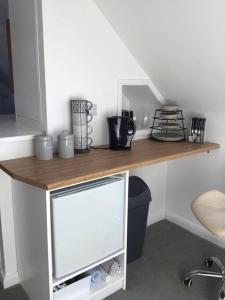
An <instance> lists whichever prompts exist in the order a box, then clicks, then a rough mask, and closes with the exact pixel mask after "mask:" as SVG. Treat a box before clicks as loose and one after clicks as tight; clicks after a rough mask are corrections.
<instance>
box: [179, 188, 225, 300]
mask: <svg viewBox="0 0 225 300" xmlns="http://www.w3.org/2000/svg"><path fill="white" fill-rule="evenodd" d="M191 208H192V212H193V214H194V215H195V217H196V218H197V219H198V221H199V222H200V223H201V224H202V225H203V226H204V227H205V228H206V229H207V230H208V231H210V232H211V233H213V234H215V235H216V236H218V237H223V238H224V237H225V194H224V193H222V192H219V191H216V190H212V191H209V192H207V193H204V194H202V195H200V196H199V197H198V198H197V199H195V200H194V201H193V202H192V206H191ZM204 263H205V266H206V267H208V268H209V267H211V266H212V265H213V264H215V265H216V267H217V269H218V272H212V271H209V270H194V271H192V272H190V273H188V274H187V275H186V276H185V277H184V280H183V281H184V284H185V285H187V286H188V287H190V286H191V285H192V279H193V277H195V276H205V277H214V278H219V279H221V280H222V287H221V289H220V291H219V296H218V300H224V299H225V267H224V265H223V264H222V262H221V261H220V260H219V259H218V258H217V257H207V258H206V259H205V262H204Z"/></svg>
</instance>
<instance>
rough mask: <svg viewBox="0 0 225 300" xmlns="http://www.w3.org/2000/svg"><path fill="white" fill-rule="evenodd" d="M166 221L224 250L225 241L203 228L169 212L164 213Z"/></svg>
mask: <svg viewBox="0 0 225 300" xmlns="http://www.w3.org/2000/svg"><path fill="white" fill-rule="evenodd" d="M165 217H166V219H167V220H168V221H170V222H172V223H175V224H177V225H179V226H181V227H183V228H184V229H186V230H188V231H190V232H192V233H193V234H195V235H198V236H199V237H201V238H203V239H205V240H207V241H209V242H211V243H213V244H215V245H217V246H219V247H221V248H225V240H224V239H222V238H218V237H216V236H215V235H213V234H211V233H210V232H208V231H207V230H206V229H205V228H204V227H203V226H201V225H197V224H195V223H193V222H191V221H190V220H187V219H184V218H183V217H180V216H179V215H177V214H175V213H173V212H171V211H166V216H165Z"/></svg>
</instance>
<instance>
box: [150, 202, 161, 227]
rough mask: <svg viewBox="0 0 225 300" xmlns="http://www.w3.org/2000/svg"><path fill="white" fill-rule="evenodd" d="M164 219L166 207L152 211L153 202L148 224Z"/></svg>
mask: <svg viewBox="0 0 225 300" xmlns="http://www.w3.org/2000/svg"><path fill="white" fill-rule="evenodd" d="M163 219H165V210H164V208H163V209H160V210H156V211H153V212H152V211H151V204H150V207H149V214H148V221H147V226H150V225H152V224H155V223H157V222H159V221H161V220H163Z"/></svg>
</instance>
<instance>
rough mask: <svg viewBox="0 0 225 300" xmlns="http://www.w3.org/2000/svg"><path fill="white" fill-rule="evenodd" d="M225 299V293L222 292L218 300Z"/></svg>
mask: <svg viewBox="0 0 225 300" xmlns="http://www.w3.org/2000/svg"><path fill="white" fill-rule="evenodd" d="M224 299H225V292H224V291H221V292H220V295H219V299H218V300H224Z"/></svg>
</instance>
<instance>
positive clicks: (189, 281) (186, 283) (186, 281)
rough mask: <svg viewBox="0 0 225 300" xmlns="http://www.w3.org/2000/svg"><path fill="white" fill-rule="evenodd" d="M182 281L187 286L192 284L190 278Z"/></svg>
mask: <svg viewBox="0 0 225 300" xmlns="http://www.w3.org/2000/svg"><path fill="white" fill-rule="evenodd" d="M183 283H184V284H185V285H186V286H187V287H191V286H192V279H191V278H188V279H186V278H185V279H184V280H183Z"/></svg>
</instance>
